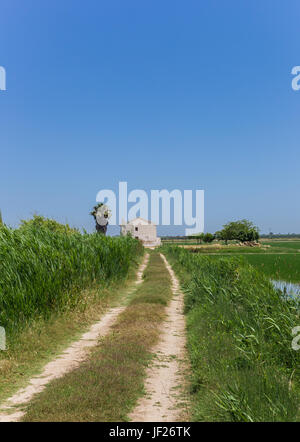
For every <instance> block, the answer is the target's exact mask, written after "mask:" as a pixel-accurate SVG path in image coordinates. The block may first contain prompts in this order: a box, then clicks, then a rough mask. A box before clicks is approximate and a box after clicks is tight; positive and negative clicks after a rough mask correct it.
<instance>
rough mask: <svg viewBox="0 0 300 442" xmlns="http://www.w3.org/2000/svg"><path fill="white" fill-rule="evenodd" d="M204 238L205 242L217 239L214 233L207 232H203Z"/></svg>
mask: <svg viewBox="0 0 300 442" xmlns="http://www.w3.org/2000/svg"><path fill="white" fill-rule="evenodd" d="M202 239H203V241H204V242H205V243H211V242H213V240H214V239H215V235H213V234H212V233H205V234H203V237H202Z"/></svg>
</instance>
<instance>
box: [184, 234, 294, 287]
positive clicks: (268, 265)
mask: <svg viewBox="0 0 300 442" xmlns="http://www.w3.org/2000/svg"><path fill="white" fill-rule="evenodd" d="M261 244H262V247H246V246H245V247H242V246H234V245H232V244H229V245H228V246H225V245H222V246H220V247H219V248H218V247H216V246H213V245H212V246H201V247H195V248H193V247H191V248H189V249H188V250H189V251H190V252H191V253H192V254H197V255H210V256H215V257H230V256H236V257H244V259H245V260H247V262H249V263H250V264H251V265H253V266H254V267H255V268H257V269H259V270H260V271H262V272H263V273H264V274H265V275H267V276H268V277H270V278H272V279H276V280H282V281H287V282H294V283H297V282H300V241H297V240H294V241H292V240H288V241H262V242H261ZM266 246H267V247H266Z"/></svg>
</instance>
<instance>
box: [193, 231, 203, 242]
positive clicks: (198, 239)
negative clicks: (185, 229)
mask: <svg viewBox="0 0 300 442" xmlns="http://www.w3.org/2000/svg"><path fill="white" fill-rule="evenodd" d="M203 237H204V233H196V234H195V235H194V236H193V237H192V238H193V239H196V241H197V243H198V244H201V243H202V241H203Z"/></svg>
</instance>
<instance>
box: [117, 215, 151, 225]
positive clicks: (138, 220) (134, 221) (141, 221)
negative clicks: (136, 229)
mask: <svg viewBox="0 0 300 442" xmlns="http://www.w3.org/2000/svg"><path fill="white" fill-rule="evenodd" d="M128 224H132V225H133V226H137V225H139V224H142V225H143V226H146V225H149V224H151V225H153V226H155V225H156V224H154V223H153V222H152V221H148V220H147V219H144V218H141V217H140V216H139V217H137V218H134V219H132V220H130V221H128V222H127V223H122V224H121V225H122V226H125V225H128Z"/></svg>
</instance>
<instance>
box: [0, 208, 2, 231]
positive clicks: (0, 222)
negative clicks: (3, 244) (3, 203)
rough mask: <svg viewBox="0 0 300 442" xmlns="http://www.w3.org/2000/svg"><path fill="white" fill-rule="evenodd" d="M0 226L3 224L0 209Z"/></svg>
mask: <svg viewBox="0 0 300 442" xmlns="http://www.w3.org/2000/svg"><path fill="white" fill-rule="evenodd" d="M1 226H3V219H2V213H1V210H0V227H1Z"/></svg>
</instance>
